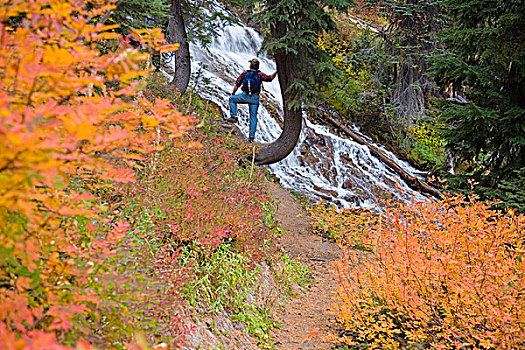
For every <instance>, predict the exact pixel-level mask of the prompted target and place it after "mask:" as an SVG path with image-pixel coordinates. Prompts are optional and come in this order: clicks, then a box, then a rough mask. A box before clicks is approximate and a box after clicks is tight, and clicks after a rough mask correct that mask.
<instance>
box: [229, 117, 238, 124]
mask: <svg viewBox="0 0 525 350" xmlns="http://www.w3.org/2000/svg"><path fill="white" fill-rule="evenodd" d="M226 121H227V122H230V123H233V124H235V123H237V122H238V121H239V119H238V118H237V117H229V118H228V119H226Z"/></svg>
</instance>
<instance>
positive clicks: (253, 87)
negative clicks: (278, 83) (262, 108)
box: [229, 58, 277, 143]
mask: <svg viewBox="0 0 525 350" xmlns="http://www.w3.org/2000/svg"><path fill="white" fill-rule="evenodd" d="M248 62H250V69H249V70H245V71H244V72H242V73H241V75H239V77H238V78H237V81H236V82H235V86H234V88H233V92H232V96H230V99H229V103H230V117H231V118H230V120H231V121H233V122H235V123H236V122H237V104H238V103H244V104H248V110H249V111H250V132H249V135H248V142H250V143H251V142H253V140H254V139H255V131H256V130H257V110H258V109H259V95H260V94H261V88H262V82H263V81H272V80H273V79H274V78H275V76H276V75H277V72H274V73H273V74H272V75H266V74H264V73H263V72H261V71H260V70H259V60H258V59H256V58H254V59H251V60H250V61H248ZM239 87H241V90H242V93H240V94H237V95H235V93H236V92H237V89H238V88H239Z"/></svg>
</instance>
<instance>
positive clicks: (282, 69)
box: [255, 0, 303, 165]
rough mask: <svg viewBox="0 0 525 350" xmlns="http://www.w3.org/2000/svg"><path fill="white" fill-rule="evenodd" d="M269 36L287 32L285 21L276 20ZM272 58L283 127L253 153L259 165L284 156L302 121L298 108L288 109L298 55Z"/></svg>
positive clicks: (279, 52)
mask: <svg viewBox="0 0 525 350" xmlns="http://www.w3.org/2000/svg"><path fill="white" fill-rule="evenodd" d="M275 2H276V0H269V1H268V3H269V4H270V5H273V4H274V3H275ZM270 31H271V37H272V38H273V39H274V40H275V39H277V40H278V39H280V38H283V37H284V36H285V35H286V34H287V25H286V23H285V22H282V21H276V23H275V24H274V25H273V26H272V27H271V28H270ZM273 56H274V59H275V63H276V65H277V73H278V75H277V77H278V78H279V85H280V87H281V96H282V99H283V112H284V127H283V131H282V133H281V136H279V138H278V139H277V140H275V141H274V142H272V143H270V144H266V145H264V146H263V147H262V148H261V149H260V150H259V152H258V153H257V154H256V155H255V162H256V163H257V164H259V165H263V164H273V163H277V162H278V161H280V160H282V159H284V158H286V157H287V156H288V155H289V154H290V153H291V152H292V151H293V149H294V148H295V145H297V141H298V140H299V136H300V134H301V127H302V122H303V118H302V117H303V112H302V110H301V109H300V108H298V109H290V108H289V107H288V103H287V102H288V101H290V92H289V91H288V90H289V89H288V88H289V87H290V85H291V84H292V82H293V80H294V79H295V74H296V70H297V63H298V60H299V59H298V57H297V56H296V55H292V54H290V53H286V52H285V51H284V50H277V51H276V52H274V55H273Z"/></svg>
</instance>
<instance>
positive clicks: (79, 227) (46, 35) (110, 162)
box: [0, 0, 191, 349]
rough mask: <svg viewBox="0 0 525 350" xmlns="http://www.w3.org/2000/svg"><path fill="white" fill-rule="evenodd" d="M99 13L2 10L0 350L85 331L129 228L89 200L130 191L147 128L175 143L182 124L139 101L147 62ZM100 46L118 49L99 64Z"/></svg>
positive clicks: (60, 8)
mask: <svg viewBox="0 0 525 350" xmlns="http://www.w3.org/2000/svg"><path fill="white" fill-rule="evenodd" d="M93 4H95V5H96V6H94V7H93ZM88 8H89V10H88ZM108 9H109V7H108V6H106V5H104V4H103V3H102V1H97V2H94V3H91V4H90V5H89V6H87V3H85V2H83V1H75V0H69V1H66V0H34V1H26V0H7V1H3V2H2V3H1V5H0V116H1V122H0V144H1V147H0V183H1V186H0V242H1V246H0V348H2V349H29V348H35V349H36V348H38V349H44V348H45V349H50V348H53V349H58V348H60V346H59V345H58V344H59V343H60V344H66V345H67V344H70V345H73V344H75V343H76V341H77V340H79V339H81V338H82V335H83V334H84V335H85V336H87V335H89V334H90V332H95V331H93V330H91V331H90V330H86V329H85V328H81V327H80V324H81V323H82V321H81V320H82V319H85V318H86V317H87V316H88V315H89V314H90V313H93V312H94V310H96V309H97V307H102V306H101V305H102V304H103V301H102V300H101V299H100V289H99V288H98V285H99V282H100V280H101V278H102V279H103V276H104V275H106V274H107V275H110V274H111V273H112V272H111V271H107V269H104V266H105V265H104V263H105V262H106V261H107V259H111V258H112V256H114V255H115V252H116V247H118V246H119V244H120V240H121V239H122V238H123V237H124V236H125V234H126V231H127V229H128V227H129V224H128V223H126V222H125V221H124V220H117V219H115V220H112V219H109V218H107V215H106V214H107V207H106V206H105V205H104V203H102V202H101V201H100V200H98V199H97V193H100V191H101V190H103V189H104V188H107V187H108V186H109V187H111V186H112V185H111V184H112V183H119V182H120V183H132V182H134V181H135V180H134V172H133V171H132V169H131V168H130V167H133V166H137V161H140V160H141V159H143V158H144V156H145V155H146V154H147V153H149V152H151V151H152V150H153V149H154V146H155V142H153V138H154V137H155V133H152V131H153V130H154V129H157V130H164V132H165V133H167V134H169V135H170V137H177V136H180V135H181V134H182V132H183V131H184V130H186V129H188V128H189V127H190V124H191V121H190V120H189V119H188V118H186V117H183V116H182V115H181V114H180V113H178V112H176V111H174V110H173V109H172V108H170V105H169V103H168V101H166V100H156V101H154V102H151V101H148V100H146V99H144V98H141V97H140V96H137V91H139V89H138V87H139V84H140V80H141V77H142V76H145V75H146V73H147V72H146V71H145V70H144V69H142V68H141V67H145V66H146V65H144V62H145V61H146V60H147V59H148V55H147V53H143V52H141V51H139V50H137V49H135V48H133V47H131V46H130V45H129V44H128V41H127V40H124V39H122V38H119V37H118V36H116V35H115V34H114V33H112V32H111V31H112V29H113V28H114V27H112V26H100V25H96V24H95V23H96V21H95V20H96V18H97V17H98V16H100V15H101V14H104V13H105V11H107V10H108ZM133 35H134V36H135V38H136V39H137V40H139V41H140V44H141V46H142V47H150V48H160V45H161V44H162V42H163V38H162V35H161V34H160V31H142V32H140V33H135V34H133ZM100 40H113V41H115V42H119V44H118V45H116V46H117V48H116V50H114V51H110V52H107V53H105V54H104V55H102V54H101V52H100V50H99V49H98V47H99V46H98V45H97V44H98V42H99V41H100ZM97 314H98V313H97ZM98 315H99V314H98ZM93 317H94V318H93V319H95V320H96V319H97V317H99V316H97V317H95V316H93ZM99 321H100V319H99ZM95 323H96V322H95ZM100 324H103V322H102V321H101V322H100ZM84 326H85V325H84ZM95 333H96V332H95ZM95 333H91V334H95Z"/></svg>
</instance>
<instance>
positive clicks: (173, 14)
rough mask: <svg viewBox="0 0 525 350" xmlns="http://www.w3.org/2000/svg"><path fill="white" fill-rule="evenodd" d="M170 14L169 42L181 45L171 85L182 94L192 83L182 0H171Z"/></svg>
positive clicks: (177, 52)
mask: <svg viewBox="0 0 525 350" xmlns="http://www.w3.org/2000/svg"><path fill="white" fill-rule="evenodd" d="M168 15H169V20H168V42H169V43H170V44H175V43H178V44H179V45H180V46H179V49H178V50H177V51H175V55H174V58H173V59H174V63H175V74H174V75H173V80H172V81H171V82H170V85H172V86H174V87H175V88H176V89H178V90H179V92H180V94H181V95H182V94H184V92H185V91H186V89H187V88H188V84H189V83H190V75H191V62H190V44H189V42H188V36H187V34H186V27H185V26H184V18H183V17H182V5H181V0H171V2H170V9H169V12H168Z"/></svg>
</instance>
